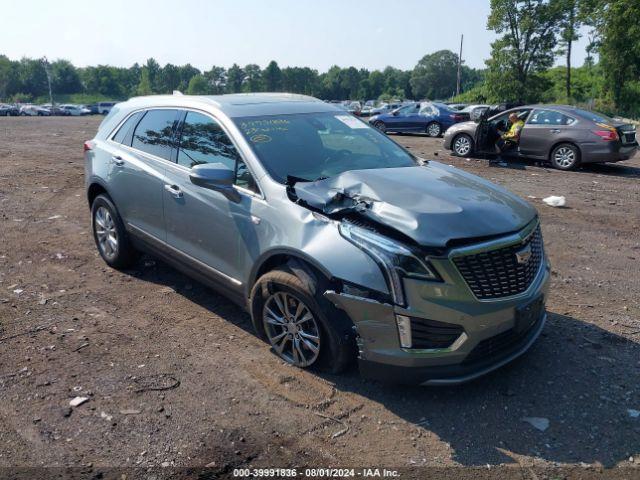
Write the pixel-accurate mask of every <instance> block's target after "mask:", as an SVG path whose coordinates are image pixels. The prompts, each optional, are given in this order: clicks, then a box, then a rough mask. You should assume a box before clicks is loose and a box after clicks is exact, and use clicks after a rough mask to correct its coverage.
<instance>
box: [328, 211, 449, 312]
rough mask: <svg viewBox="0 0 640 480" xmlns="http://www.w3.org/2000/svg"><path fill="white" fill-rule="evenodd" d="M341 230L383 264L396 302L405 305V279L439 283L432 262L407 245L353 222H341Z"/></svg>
mask: <svg viewBox="0 0 640 480" xmlns="http://www.w3.org/2000/svg"><path fill="white" fill-rule="evenodd" d="M339 228H340V233H341V235H342V236H343V237H344V238H346V239H347V240H349V241H350V242H351V243H353V244H354V245H356V246H357V247H359V248H360V249H362V250H364V251H365V252H366V253H368V254H369V255H370V256H371V257H372V258H373V259H374V260H375V261H376V263H378V265H380V267H381V268H382V270H383V271H384V272H385V274H386V276H387V279H388V281H389V287H390V289H391V294H392V295H393V300H394V301H395V303H397V304H399V305H404V304H405V298H404V291H403V288H402V278H403V277H408V278H418V279H422V280H440V276H439V275H438V274H437V273H436V271H435V270H434V268H433V266H432V265H431V264H430V263H429V261H428V260H427V259H426V258H424V259H422V258H420V257H418V256H416V255H414V253H413V252H412V251H411V250H410V249H409V248H408V247H406V246H405V245H403V244H401V243H398V242H397V241H395V240H393V239H391V238H388V237H385V236H383V235H380V234H378V233H375V232H372V231H371V230H368V229H366V228H362V227H358V226H356V225H353V224H350V223H346V222H342V223H341V224H340V226H339Z"/></svg>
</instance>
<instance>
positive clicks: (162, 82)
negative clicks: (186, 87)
mask: <svg viewBox="0 0 640 480" xmlns="http://www.w3.org/2000/svg"><path fill="white" fill-rule="evenodd" d="M180 80H181V78H180V68H179V67H177V66H176V65H173V64H171V63H167V64H166V65H165V66H164V67H162V68H161V69H160V71H159V72H158V78H157V91H158V93H171V92H173V91H174V90H178V87H179V86H180Z"/></svg>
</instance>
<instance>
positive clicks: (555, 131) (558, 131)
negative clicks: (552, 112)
mask: <svg viewBox="0 0 640 480" xmlns="http://www.w3.org/2000/svg"><path fill="white" fill-rule="evenodd" d="M551 133H560V130H558V129H557V128H552V129H551Z"/></svg>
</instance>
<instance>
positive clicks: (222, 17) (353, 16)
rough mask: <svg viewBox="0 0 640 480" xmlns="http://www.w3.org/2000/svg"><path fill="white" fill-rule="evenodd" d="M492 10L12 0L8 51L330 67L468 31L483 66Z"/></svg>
mask: <svg viewBox="0 0 640 480" xmlns="http://www.w3.org/2000/svg"><path fill="white" fill-rule="evenodd" d="M488 12H489V0H440V1H436V0H387V1H381V0H342V1H339V0H297V1H296V0H263V1H261V0H172V1H168V0H153V1H151V0H106V1H105V0H57V1H56V2H53V1H51V0H48V1H47V0H22V1H6V0H5V1H4V2H3V7H2V18H3V21H2V28H1V29H0V53H1V54H5V55H7V56H9V57H10V58H12V59H18V58H20V57H22V56H28V57H41V56H44V55H46V56H47V57H48V58H49V59H50V60H53V59H57V58H65V59H68V60H71V61H72V62H73V63H74V64H76V65H78V66H86V65H95V64H110V65H117V66H129V65H131V64H133V63H134V62H138V63H143V62H144V61H145V60H146V59H147V58H148V57H154V58H155V59H156V60H158V62H160V64H162V65H164V64H165V63H167V62H171V63H174V64H184V63H191V64H192V65H194V66H196V67H198V68H201V69H209V68H210V67H211V66H212V65H221V66H224V67H229V66H231V64H233V63H234V62H236V63H238V64H240V65H245V64H247V63H257V64H259V65H260V66H262V67H264V66H265V65H266V64H267V63H268V62H269V61H270V60H272V59H273V60H276V61H277V62H278V63H279V64H280V65H281V66H309V67H312V68H317V69H319V70H320V71H324V70H326V69H327V68H329V67H330V66H331V65H340V66H350V65H354V66H356V67H365V68H369V69H375V68H379V69H381V68H384V67H385V66H387V65H392V66H394V67H398V68H403V69H409V68H413V67H414V66H415V64H416V63H417V61H418V60H419V59H420V58H421V57H422V56H423V55H424V54H426V53H430V52H434V51H436V50H440V49H445V48H446V49H450V50H453V51H457V50H458V48H459V42H460V34H462V33H463V34H464V36H465V46H464V51H463V58H464V60H465V63H466V64H467V65H469V66H471V67H483V66H484V60H485V59H486V58H487V57H488V56H489V54H490V44H491V42H492V41H493V40H494V38H495V36H494V34H493V33H492V32H489V31H487V30H486V19H487V15H488ZM584 46H585V41H584V39H583V40H582V41H580V42H579V43H578V45H577V48H576V50H575V52H576V54H575V57H574V63H575V64H577V65H579V64H581V63H582V61H583V59H584Z"/></svg>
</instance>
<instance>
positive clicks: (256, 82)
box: [244, 63, 263, 92]
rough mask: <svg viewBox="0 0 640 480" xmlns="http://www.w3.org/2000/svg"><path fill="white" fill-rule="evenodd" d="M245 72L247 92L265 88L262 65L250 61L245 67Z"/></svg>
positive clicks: (245, 88) (245, 89)
mask: <svg viewBox="0 0 640 480" xmlns="http://www.w3.org/2000/svg"><path fill="white" fill-rule="evenodd" d="M244 73H245V83H244V91H245V92H260V91H262V89H263V85H262V69H261V68H260V65H256V64H255V63H250V64H249V65H246V66H245V67H244Z"/></svg>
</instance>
